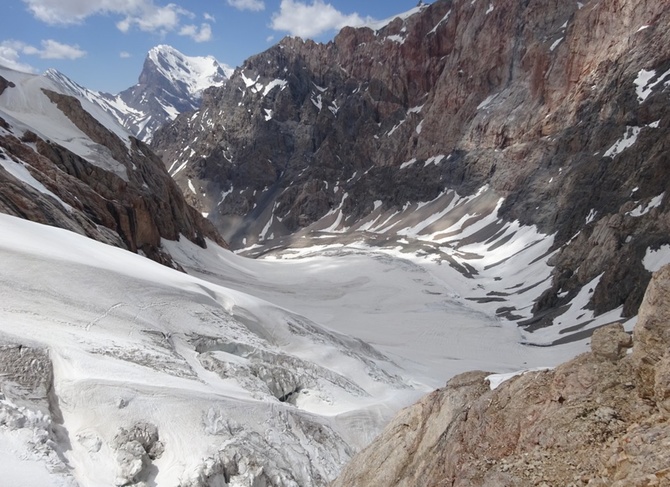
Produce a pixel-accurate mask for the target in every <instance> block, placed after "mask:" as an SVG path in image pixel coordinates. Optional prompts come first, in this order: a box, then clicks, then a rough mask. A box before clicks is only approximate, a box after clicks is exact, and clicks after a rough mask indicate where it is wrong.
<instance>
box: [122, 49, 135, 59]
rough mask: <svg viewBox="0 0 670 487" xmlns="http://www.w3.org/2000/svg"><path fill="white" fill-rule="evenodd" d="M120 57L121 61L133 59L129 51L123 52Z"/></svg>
mask: <svg viewBox="0 0 670 487" xmlns="http://www.w3.org/2000/svg"><path fill="white" fill-rule="evenodd" d="M119 57H120V58H121V59H128V58H131V57H132V54H130V53H129V52H128V51H121V52H120V53H119Z"/></svg>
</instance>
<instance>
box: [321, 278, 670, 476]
mask: <svg viewBox="0 0 670 487" xmlns="http://www.w3.org/2000/svg"><path fill="white" fill-rule="evenodd" d="M669 283H670V266H668V267H665V268H664V269H663V270H661V271H660V272H658V273H656V274H655V275H654V277H653V279H652V281H651V283H650V285H649V288H648V290H647V293H646V295H645V299H644V302H643V305H642V308H641V310H640V316H641V319H640V320H639V322H638V324H637V325H636V328H635V332H634V342H633V353H632V354H631V355H627V354H625V353H621V352H620V350H621V349H622V348H625V347H626V346H627V340H626V338H624V336H623V335H625V333H624V334H623V335H622V333H623V332H622V330H621V328H620V326H619V325H612V326H608V327H604V328H602V329H600V330H598V332H596V333H595V334H594V340H593V343H592V346H593V350H592V352H590V353H586V354H583V355H581V356H579V357H577V358H575V359H574V360H572V361H570V362H567V363H565V364H563V365H561V366H559V367H557V368H556V369H555V370H552V371H543V372H528V373H526V374H523V375H520V376H517V377H515V378H512V379H510V380H508V381H506V382H504V383H503V384H502V385H500V386H499V387H498V388H497V389H495V390H490V389H489V388H488V387H487V382H488V381H487V380H486V379H485V377H486V374H485V373H468V374H464V375H461V376H457V377H455V378H454V379H452V380H451V381H450V382H449V383H448V384H447V386H446V387H445V388H443V389H440V390H437V391H435V392H434V393H432V394H430V395H429V396H427V397H425V398H424V399H422V400H421V401H420V402H419V403H417V404H415V405H414V406H411V407H410V408H408V409H406V410H404V411H402V412H401V413H400V414H399V415H398V416H397V417H396V418H395V419H394V420H393V421H392V422H391V423H390V424H389V426H388V427H387V428H386V429H385V430H384V432H383V433H382V434H381V435H380V437H379V438H377V439H376V440H375V441H374V442H373V443H372V444H371V445H370V446H369V447H368V448H366V449H365V450H363V451H362V452H361V453H360V454H358V455H357V456H355V457H354V459H353V460H352V461H351V463H350V464H349V465H348V466H347V467H345V469H344V471H343V473H342V474H341V475H340V477H339V478H338V479H337V480H336V481H335V482H334V483H333V484H332V485H333V487H339V486H342V487H343V486H363V485H397V486H428V485H454V486H490V485H515V486H531V485H596V486H603V487H604V486H617V487H624V486H629V485H649V486H652V485H667V483H668V480H669V477H668V476H669V475H670V470H668V465H670V463H668V462H669V461H670V453H669V451H668V449H667V446H666V445H667V442H668V441H670V425H669V424H668V397H669V393H668V391H669V389H668V384H669V383H670V381H669V379H668V377H670V374H669V372H668V370H669V368H668V364H669V362H668V358H669V357H670V354H669V353H668V350H670V336H668V334H667V329H668V328H669V327H668V321H667V320H664V319H663V317H664V316H667V313H668V310H670V301H669V300H668V293H667V292H665V291H667V286H668V285H669ZM651 317H654V318H653V319H651ZM655 317H658V319H656V318H655ZM650 320H652V321H651V322H650ZM626 336H627V335H626Z"/></svg>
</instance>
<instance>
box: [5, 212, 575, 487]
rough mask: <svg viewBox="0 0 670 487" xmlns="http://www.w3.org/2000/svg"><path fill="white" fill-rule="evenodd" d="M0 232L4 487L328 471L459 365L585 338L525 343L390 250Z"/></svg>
mask: <svg viewBox="0 0 670 487" xmlns="http://www.w3.org/2000/svg"><path fill="white" fill-rule="evenodd" d="M0 229H1V231H0V354H4V355H5V356H10V357H15V360H14V364H15V366H14V367H13V368H11V370H4V369H3V370H0V386H1V387H2V390H1V391H0V393H1V395H0V466H2V470H3V476H4V479H5V480H6V479H7V478H9V479H10V480H11V482H10V484H11V485H22V486H26V487H32V486H77V485H79V486H86V487H88V486H111V485H141V486H184V487H187V486H188V487H196V486H203V487H204V486H225V485H231V486H256V485H263V486H270V485H272V486H321V485H327V484H328V483H329V482H330V481H331V480H332V479H333V478H334V477H335V476H336V475H337V473H338V472H339V470H340V469H341V467H342V466H343V464H344V463H345V462H346V461H347V460H348V459H349V458H350V457H351V455H352V454H353V453H355V452H356V451H357V450H359V449H360V448H362V447H363V446H365V445H366V444H367V443H369V442H370V441H371V440H372V438H373V437H374V436H375V435H376V434H377V433H379V431H380V429H381V428H382V427H383V425H384V424H385V423H386V422H387V421H388V420H389V419H390V417H391V416H392V415H393V414H394V413H395V412H397V410H398V409H400V408H401V407H404V406H406V405H408V404H410V403H411V402H414V401H416V400H417V399H418V398H419V397H420V396H422V395H423V394H425V393H426V392H428V391H430V390H432V389H434V388H435V387H439V386H441V385H443V384H444V383H445V382H446V380H448V379H449V378H450V377H452V376H453V375H455V374H457V373H459V372H462V371H465V370H472V369H485V370H489V371H491V372H497V373H506V372H512V371H515V370H519V369H524V368H532V367H539V366H552V365H555V364H557V363H559V362H561V361H563V360H564V359H566V358H568V357H571V356H573V355H574V354H576V353H578V352H580V351H582V350H583V348H584V346H585V344H584V342H583V341H582V342H574V343H568V344H565V345H562V346H555V347H528V346H525V345H523V344H522V343H523V342H524V341H525V340H526V337H524V336H523V335H522V334H521V332H520V331H519V328H517V326H516V324H515V323H512V322H507V321H506V320H503V319H501V318H500V317H497V316H496V315H495V313H494V312H492V311H490V310H489V308H490V306H493V305H490V306H489V307H487V304H486V303H480V302H477V301H472V300H469V299H467V298H468V296H470V295H473V294H476V293H477V292H478V287H477V286H478V284H476V283H475V282H474V281H472V279H468V278H466V277H465V276H463V275H461V274H459V273H458V272H456V271H455V270H454V269H452V268H451V267H450V266H448V265H444V266H442V265H439V264H437V263H435V262H434V261H432V260H430V259H426V258H421V257H419V256H417V255H415V254H407V253H402V252H400V251H397V250H394V249H392V248H391V249H385V250H380V249H378V248H373V247H370V246H368V245H365V244H363V243H358V244H356V243H354V244H351V245H346V246H345V245H341V244H337V245H322V246H314V245H312V246H309V247H306V248H303V249H289V250H285V251H282V252H274V253H270V254H267V255H266V256H265V258H261V259H249V258H245V257H242V256H239V255H235V254H233V253H231V252H229V251H227V250H224V249H221V248H219V247H217V246H216V245H214V244H212V243H210V245H209V247H208V249H206V250H203V249H200V248H199V247H196V246H194V245H192V244H191V243H189V242H188V241H187V240H186V239H182V240H181V241H180V242H164V246H165V248H166V250H167V251H169V252H170V253H171V254H172V255H173V256H174V258H175V260H176V261H177V262H179V263H180V264H181V265H182V266H183V267H184V269H186V270H187V272H188V273H182V272H178V271H176V270H172V269H169V268H167V267H164V266H161V265H158V264H156V263H154V262H152V261H149V260H148V259H145V258H143V257H141V256H138V255H135V254H132V253H129V252H126V251H122V250H120V249H116V248H113V247H109V246H106V245H103V244H100V243H98V242H95V241H92V240H89V239H86V238H84V237H81V236H79V235H76V234H74V233H71V232H67V231H64V230H60V229H56V228H52V227H47V226H43V225H39V224H36V223H31V222H27V221H24V220H21V219H17V218H13V217H10V216H6V215H0ZM538 252H540V253H542V252H543V251H542V249H539V250H538ZM527 258H528V259H531V258H532V259H534V260H536V261H537V256H536V255H530V254H529V256H528V257H527ZM538 262H540V264H542V261H541V259H540V260H539V261H538ZM517 264H518V263H517ZM538 265H539V264H538ZM542 265H544V264H542ZM531 271H532V272H531ZM531 271H527V272H529V273H533V274H537V271H536V270H532V269H531ZM510 272H511V271H510ZM484 277H486V276H484ZM522 277H523V276H521V275H520V276H519V279H521V278H522ZM540 278H541V279H544V278H545V277H544V276H540ZM491 282H497V281H496V280H495V278H494V277H491ZM31 354H33V355H31ZM21 364H26V365H25V366H23V365H21ZM3 367H4V365H3ZM40 374H41V375H40ZM40 377H41V379H40ZM40 397H41V398H43V400H40ZM4 470H9V473H7V472H5V471H4ZM7 475H8V476H9V477H7ZM3 482H4V480H3ZM3 485H4V484H3Z"/></svg>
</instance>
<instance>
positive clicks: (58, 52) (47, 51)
mask: <svg viewBox="0 0 670 487" xmlns="http://www.w3.org/2000/svg"><path fill="white" fill-rule="evenodd" d="M35 54H37V55H38V56H39V57H41V58H42V59H79V58H81V57H84V56H86V51H83V50H82V49H79V46H77V45H69V44H63V43H60V42H58V41H54V40H53V39H47V40H45V41H42V49H41V50H38V51H37V52H36V53H35Z"/></svg>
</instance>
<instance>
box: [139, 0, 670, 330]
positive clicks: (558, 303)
mask: <svg viewBox="0 0 670 487" xmlns="http://www.w3.org/2000/svg"><path fill="white" fill-rule="evenodd" d="M489 7H493V8H489ZM667 23H668V19H667V12H666V11H665V10H663V9H662V8H660V6H659V5H658V4H657V3H655V2H649V1H648V2H638V3H636V4H633V3H631V2H628V1H625V0H620V1H618V2H616V5H603V4H602V3H598V2H594V1H590V2H584V3H583V4H579V5H578V4H577V3H575V4H561V5H554V4H550V5H548V4H545V3H542V2H529V3H527V4H519V3H518V2H510V1H502V2H496V3H495V5H494V4H490V5H486V4H485V3H484V2H468V1H449V0H440V1H437V2H434V3H432V4H431V5H428V6H425V7H424V8H422V9H420V11H419V12H417V13H415V14H414V15H412V16H409V17H407V18H397V19H395V20H393V21H391V22H390V23H389V24H387V25H386V26H385V27H383V28H381V29H380V30H373V29H369V28H344V29H343V30H342V31H341V32H340V33H339V34H338V35H337V36H336V37H335V39H334V40H333V41H332V42H329V43H327V44H316V43H314V42H312V41H303V40H301V39H298V38H286V39H284V40H282V41H281V42H280V43H279V44H277V45H276V46H274V47H272V48H270V49H269V50H267V51H265V52H264V53H261V54H259V55H257V56H254V57H251V58H250V59H249V60H247V61H246V62H245V63H244V64H243V65H242V66H241V67H240V68H239V69H238V70H237V71H236V72H235V74H233V76H232V77H231V79H230V80H229V82H228V83H227V84H226V85H225V86H224V87H222V88H218V89H216V88H214V89H210V90H207V91H206V92H205V97H204V99H203V105H202V107H201V109H200V110H199V111H198V112H196V113H195V114H192V115H189V116H181V117H178V118H177V119H176V120H175V122H173V123H172V124H168V125H167V126H165V127H164V128H163V129H161V130H160V131H159V132H158V133H157V134H156V136H155V137H154V140H153V143H152V146H153V147H154V148H155V149H156V150H157V151H158V152H159V153H161V154H162V157H163V159H164V160H165V161H166V165H167V167H168V169H169V171H170V173H171V174H172V175H173V177H174V178H175V179H176V181H177V182H178V184H179V185H180V187H181V188H182V191H183V192H184V194H185V195H186V197H187V199H188V200H189V202H190V203H191V204H193V205H194V206H196V207H197V208H199V209H200V211H202V212H203V213H205V214H208V218H209V219H210V220H212V221H213V222H214V223H215V225H216V226H217V228H219V230H220V231H221V232H222V233H223V234H224V236H225V237H226V238H227V239H228V240H229V241H230V242H231V243H232V245H233V247H234V248H244V247H249V246H252V245H254V244H264V245H266V246H270V247H271V246H272V245H279V246H281V245H285V243H283V242H282V241H281V238H285V241H286V242H288V241H292V242H295V241H296V239H300V238H302V237H303V236H306V237H309V235H310V234H313V232H317V233H318V232H322V233H326V234H330V235H333V234H336V235H339V236H342V237H343V238H344V236H345V235H347V234H355V233H357V232H358V233H359V234H363V236H362V237H361V238H364V239H365V238H368V236H369V234H370V230H373V231H372V234H373V235H374V236H375V238H378V237H379V238H381V237H384V236H387V237H388V238H389V239H390V240H391V241H394V238H393V237H394V235H395V236H400V235H401V234H402V235H405V236H407V235H409V236H411V237H412V238H415V239H418V242H419V243H418V245H425V246H429V247H431V249H432V250H436V249H437V250H440V249H441V252H442V253H444V254H447V257H445V258H446V259H447V260H449V258H451V259H452V260H450V261H449V262H450V263H451V264H452V265H458V266H460V268H462V269H466V270H465V271H464V272H466V273H469V274H470V275H473V276H474V275H475V274H476V272H479V273H481V272H483V271H484V270H485V269H483V268H479V267H478V265H477V260H475V259H481V257H476V258H475V257H474V256H472V257H468V256H467V255H464V254H463V253H459V252H458V249H459V248H461V247H466V246H470V245H472V244H473V242H476V241H479V242H481V243H482V244H483V243H485V242H486V241H491V243H490V244H489V246H494V242H495V240H496V239H494V238H493V237H496V236H497V235H498V236H500V235H502V233H501V232H503V233H504V232H508V233H507V235H506V236H505V238H506V239H507V240H506V241H507V242H508V243H510V244H511V243H512V242H514V241H515V240H514V239H515V236H514V235H511V232H510V231H508V230H505V229H509V228H511V226H513V225H515V222H518V223H519V224H520V225H521V226H522V227H532V228H535V229H536V231H538V232H539V233H540V234H543V235H545V236H546V237H550V236H551V238H553V239H554V241H553V244H552V247H551V249H550V251H551V252H554V253H555V255H551V257H550V259H548V265H549V266H550V267H551V268H552V270H553V272H552V278H551V282H549V283H546V282H545V283H543V284H541V285H542V286H543V287H544V289H543V290H542V291H543V292H542V295H541V296H540V297H533V299H531V300H529V301H528V302H526V303H525V305H524V306H530V307H532V308H533V313H532V317H531V318H529V319H528V318H527V317H526V318H524V319H522V320H519V322H520V324H522V325H523V326H524V327H525V328H526V329H528V330H529V331H531V332H532V331H534V330H540V329H542V328H545V327H547V326H550V325H551V324H552V323H553V324H555V323H556V322H558V321H561V319H560V317H559V315H560V314H563V313H565V311H566V310H567V309H570V308H572V309H573V311H577V310H578V309H581V307H582V306H586V307H587V309H589V310H593V311H594V314H595V315H596V316H597V315H602V314H604V313H607V312H611V311H613V310H616V309H618V310H619V314H620V317H621V318H630V317H632V316H634V315H635V314H636V310H637V307H638V306H639V303H640V302H641V299H642V295H643V293H644V289H645V288H646V284H647V283H648V281H649V279H650V277H651V272H650V268H648V266H647V265H645V264H644V261H645V259H648V256H649V255H651V253H652V252H654V251H656V250H657V249H659V248H665V247H663V246H664V245H667V244H668V243H669V242H668V240H667V238H666V237H665V235H667V234H668V231H669V230H670V228H668V226H667V224H666V223H665V222H666V218H665V217H660V216H661V215H665V214H666V213H667V208H668V207H667V198H665V196H664V195H666V194H667V184H666V181H667V178H666V177H665V172H664V171H665V170H664V169H663V168H664V167H665V166H664V164H663V161H664V160H665V155H664V152H663V150H662V147H663V146H664V144H665V143H667V142H664V141H666V140H667V137H668V130H667V124H668V118H667V114H668V104H667V96H668V94H667V93H668V92H667V77H668V68H670V66H668V52H667V48H666V46H667V42H666V41H667V33H666V32H665V31H664V26H665V25H667ZM204 127H207V130H203V129H202V128H204ZM631 147H634V149H631ZM631 168H634V169H633V170H631ZM454 194H456V195H458V197H456V199H454ZM476 195H480V196H481V195H488V196H486V198H487V200H486V201H487V202H486V203H485V202H484V200H483V199H481V198H479V197H478V198H479V199H480V200H481V202H482V203H481V204H482V205H483V206H481V208H478V207H477V206H476V205H475V206H472V207H471V210H472V211H471V212H470V213H465V212H463V211H462V208H463V207H461V206H460V205H457V204H456V205H454V204H453V202H455V201H461V200H462V198H464V197H466V196H467V197H472V196H476ZM499 200H500V201H501V203H500V206H497V205H496V203H497V202H498V201H499ZM491 201H493V202H496V203H494V204H493V205H491V204H490V203H491ZM428 208H431V210H432V212H431V213H428ZM452 210H458V211H452ZM492 211H494V212H495V215H496V216H497V217H498V218H497V220H496V221H495V222H493V221H491V222H489V225H488V226H487V228H486V229H481V231H480V232H479V233H478V234H477V235H474V236H473V235H467V233H468V232H467V228H468V227H471V228H473V229H474V228H476V227H475V226H474V224H475V222H477V221H483V220H482V217H484V216H485V215H488V214H491V212H492ZM438 213H441V215H442V216H441V219H439V220H436V221H434V222H433V223H432V224H431V225H424V226H423V228H419V227H417V223H418V222H419V221H422V220H423V221H429V220H430V219H431V218H432V217H433V215H435V214H438ZM468 215H469V217H468ZM463 218H465V220H463V221H461V222H460V223H459V221H460V220H461V219H463ZM366 232H367V234H366ZM455 232H457V233H461V234H462V235H463V238H460V239H454V238H452V236H453V235H454V234H455ZM314 234H315V233H314ZM516 235H519V233H518V232H517V234H516ZM292 236H295V238H294V237H292ZM501 238H502V237H500V238H497V239H498V240H500V242H502V240H501ZM278 239H280V240H278ZM396 240H397V239H396ZM447 242H449V245H445V244H446V243H447ZM500 242H499V243H496V244H495V245H500ZM519 243H520V244H521V243H522V242H519ZM480 255H481V254H480ZM454 259H455V260H456V261H458V262H456V264H454V262H452V261H453V260H454ZM473 266H474V267H473ZM469 268H471V269H470V270H467V269H469ZM475 270H476V272H473V271H475ZM517 284H518V283H517V282H509V283H506V286H507V288H512V286H515V285H517ZM527 284H530V283H527ZM533 285H538V283H533ZM589 290H591V291H590V292H589ZM495 291H496V292H497V293H498V292H502V293H509V291H505V289H504V288H503V289H499V290H498V289H496V290H495ZM494 297H495V299H500V301H501V304H500V313H501V314H503V313H507V315H508V316H517V315H518V314H519V313H518V309H519V308H518V307H517V309H516V310H515V309H514V306H510V305H508V304H507V303H505V302H504V301H506V300H505V298H504V296H503V297H500V294H497V295H496V296H494ZM482 299H484V298H482ZM488 299H492V297H489V298H488ZM584 299H586V303H582V302H581V301H583V300H584ZM578 301H579V306H577V304H578ZM578 314H579V313H576V314H575V315H576V316H577V315H578ZM589 316H591V315H589ZM517 319H518V318H517ZM589 319H591V318H589ZM587 321H588V320H586V319H584V321H583V322H582V324H581V325H580V326H584V324H585V323H586V322H587ZM574 329H575V331H579V330H581V331H586V329H582V328H580V327H578V326H577V325H575V328H574ZM575 336H577V334H576V335H575ZM582 336H583V335H582Z"/></svg>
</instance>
